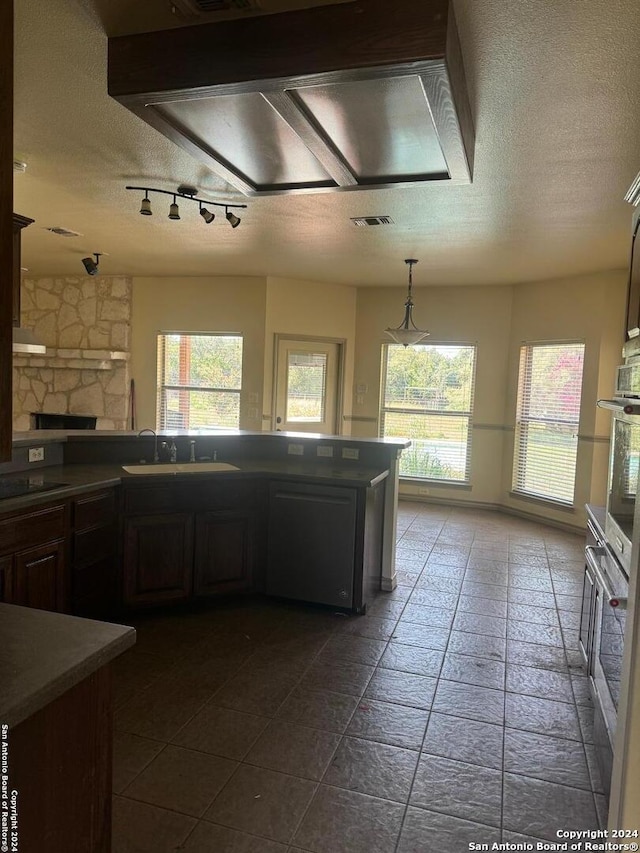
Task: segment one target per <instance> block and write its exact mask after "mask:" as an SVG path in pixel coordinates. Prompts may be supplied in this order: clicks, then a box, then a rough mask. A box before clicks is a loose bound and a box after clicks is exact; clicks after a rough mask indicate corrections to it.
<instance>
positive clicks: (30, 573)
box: [0, 504, 70, 613]
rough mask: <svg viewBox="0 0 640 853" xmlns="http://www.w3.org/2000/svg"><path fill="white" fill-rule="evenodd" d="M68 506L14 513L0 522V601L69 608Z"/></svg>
mask: <svg viewBox="0 0 640 853" xmlns="http://www.w3.org/2000/svg"><path fill="white" fill-rule="evenodd" d="M67 517H68V516H67V506H66V505H65V504H56V505H54V506H48V507H44V508H39V509H31V510H29V511H27V512H24V511H23V512H21V513H17V512H14V513H12V514H10V515H8V516H5V517H4V518H3V519H2V520H1V521H0V555H1V556H0V600H4V601H6V602H7V603H10V604H19V605H22V606H23V607H35V608H37V609H38V610H58V611H60V612H63V613H66V612H68V611H69V603H70V602H69V572H68V566H67V547H66V536H67Z"/></svg>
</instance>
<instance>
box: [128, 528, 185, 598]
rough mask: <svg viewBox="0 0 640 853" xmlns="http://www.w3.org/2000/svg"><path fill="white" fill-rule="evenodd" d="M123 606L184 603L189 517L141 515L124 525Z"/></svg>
mask: <svg viewBox="0 0 640 853" xmlns="http://www.w3.org/2000/svg"><path fill="white" fill-rule="evenodd" d="M123 572H124V582H123V591H124V603H125V605H127V606H129V607H131V606H147V605H154V604H165V603H169V602H176V601H185V600H187V599H188V598H189V597H190V596H191V590H192V575H193V515H192V514H190V513H167V514H158V515H148V516H147V515H142V516H134V517H130V518H126V519H125V523H124V565H123Z"/></svg>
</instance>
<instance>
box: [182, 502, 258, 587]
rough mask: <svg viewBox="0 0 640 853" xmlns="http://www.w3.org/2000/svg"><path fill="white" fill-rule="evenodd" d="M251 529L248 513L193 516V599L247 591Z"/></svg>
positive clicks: (229, 512)
mask: <svg viewBox="0 0 640 853" xmlns="http://www.w3.org/2000/svg"><path fill="white" fill-rule="evenodd" d="M253 528H254V518H253V512H252V511H251V510H219V511H217V512H203V513H199V514H198V515H197V516H196V548H195V570H194V593H195V594H196V595H216V594H219V593H221V592H239V591H241V590H245V589H249V587H250V586H251V582H252V556H253V547H252V544H253V543H252V540H253Z"/></svg>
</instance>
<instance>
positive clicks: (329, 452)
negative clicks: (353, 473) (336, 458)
mask: <svg viewBox="0 0 640 853" xmlns="http://www.w3.org/2000/svg"><path fill="white" fill-rule="evenodd" d="M316 454H317V455H318V456H326V457H328V458H331V457H332V456H333V447H331V445H330V444H320V445H318V447H317V448H316Z"/></svg>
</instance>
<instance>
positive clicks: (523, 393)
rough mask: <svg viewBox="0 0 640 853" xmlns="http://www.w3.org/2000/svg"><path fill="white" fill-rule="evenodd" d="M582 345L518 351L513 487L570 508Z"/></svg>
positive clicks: (530, 347)
mask: <svg viewBox="0 0 640 853" xmlns="http://www.w3.org/2000/svg"><path fill="white" fill-rule="evenodd" d="M583 363H584V344H581V343H553V344H526V345H525V346H523V347H522V348H521V349H520V370H519V376H518V402H517V410H516V435H515V449H514V465H513V489H514V491H517V492H522V493H525V494H529V495H532V496H535V497H541V498H547V499H550V500H555V501H559V502H561V503H566V504H572V503H573V497H574V487H575V477H576V457H577V450H578V427H579V422H580V399H581V392H582V368H583Z"/></svg>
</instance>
